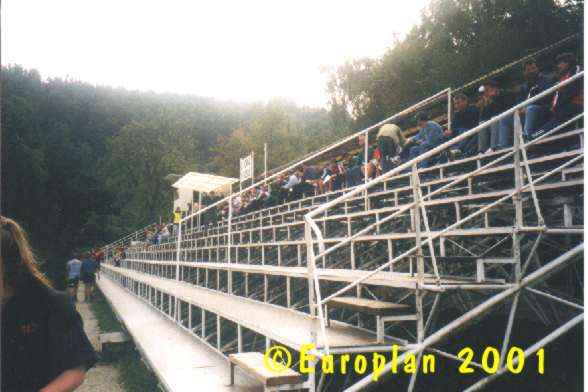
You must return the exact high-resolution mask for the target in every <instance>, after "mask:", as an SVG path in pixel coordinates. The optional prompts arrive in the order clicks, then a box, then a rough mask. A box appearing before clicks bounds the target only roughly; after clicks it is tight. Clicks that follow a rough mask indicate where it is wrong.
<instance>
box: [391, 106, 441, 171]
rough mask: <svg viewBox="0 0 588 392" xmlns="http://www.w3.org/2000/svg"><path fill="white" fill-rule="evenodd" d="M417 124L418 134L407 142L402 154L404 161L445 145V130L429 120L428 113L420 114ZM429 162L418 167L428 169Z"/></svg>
mask: <svg viewBox="0 0 588 392" xmlns="http://www.w3.org/2000/svg"><path fill="white" fill-rule="evenodd" d="M416 122H417V127H418V128H419V130H418V132H417V134H416V135H414V136H413V137H411V138H409V139H408V140H407V141H406V144H405V145H404V148H403V150H402V153H401V154H400V155H401V158H403V160H404V161H406V160H412V159H414V158H416V157H418V156H419V155H422V154H424V153H426V152H427V151H429V150H432V149H433V148H435V147H437V146H439V145H441V143H443V128H441V125H439V124H437V123H436V122H435V121H431V120H429V114H428V113H427V112H425V111H421V112H418V113H417V115H416ZM429 161H430V160H429V159H427V160H424V161H422V162H421V163H419V165H418V167H419V168H421V167H428V165H429V163H430V162H429Z"/></svg>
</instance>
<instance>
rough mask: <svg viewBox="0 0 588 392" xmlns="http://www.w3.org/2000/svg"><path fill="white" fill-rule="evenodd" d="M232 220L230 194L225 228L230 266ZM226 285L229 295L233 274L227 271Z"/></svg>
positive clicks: (231, 291) (231, 197) (231, 289)
mask: <svg viewBox="0 0 588 392" xmlns="http://www.w3.org/2000/svg"><path fill="white" fill-rule="evenodd" d="M232 220H233V193H232V192H231V196H230V197H229V218H228V222H227V223H228V226H227V263H228V264H231V242H232V241H231V223H232ZM227 279H228V284H229V294H232V293H233V274H232V273H231V270H229V271H228V277H227Z"/></svg>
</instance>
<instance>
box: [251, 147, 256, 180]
mask: <svg viewBox="0 0 588 392" xmlns="http://www.w3.org/2000/svg"><path fill="white" fill-rule="evenodd" d="M254 181H255V151H251V186H253V184H254Z"/></svg>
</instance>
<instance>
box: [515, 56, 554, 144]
mask: <svg viewBox="0 0 588 392" xmlns="http://www.w3.org/2000/svg"><path fill="white" fill-rule="evenodd" d="M523 77H524V78H525V82H524V83H523V84H522V85H521V91H520V93H519V96H518V98H517V103H521V102H524V101H526V100H527V99H529V98H532V97H534V96H536V95H537V94H540V93H542V92H543V91H545V90H548V89H549V88H551V87H552V86H553V81H552V80H550V79H549V78H548V77H547V76H545V75H543V74H542V73H541V72H539V67H537V62H536V61H535V59H529V60H527V61H525V62H524V63H523ZM552 100H553V96H549V95H548V96H546V97H543V98H541V99H540V100H538V101H535V102H534V103H533V104H531V105H529V106H527V107H524V108H522V109H521V110H520V111H519V113H520V114H521V121H522V123H523V134H524V135H525V137H526V138H529V137H530V135H531V134H532V133H533V132H535V130H537V128H538V127H539V126H540V125H541V124H544V123H545V122H546V121H547V119H548V118H549V109H550V107H551V105H550V103H551V101H552Z"/></svg>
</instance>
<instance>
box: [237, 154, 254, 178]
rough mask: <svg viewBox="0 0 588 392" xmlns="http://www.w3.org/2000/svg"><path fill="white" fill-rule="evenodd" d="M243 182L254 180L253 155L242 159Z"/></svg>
mask: <svg viewBox="0 0 588 392" xmlns="http://www.w3.org/2000/svg"><path fill="white" fill-rule="evenodd" d="M240 168H241V175H240V179H241V181H245V180H247V179H248V178H253V154H251V155H249V156H246V157H245V158H241V159H240Z"/></svg>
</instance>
